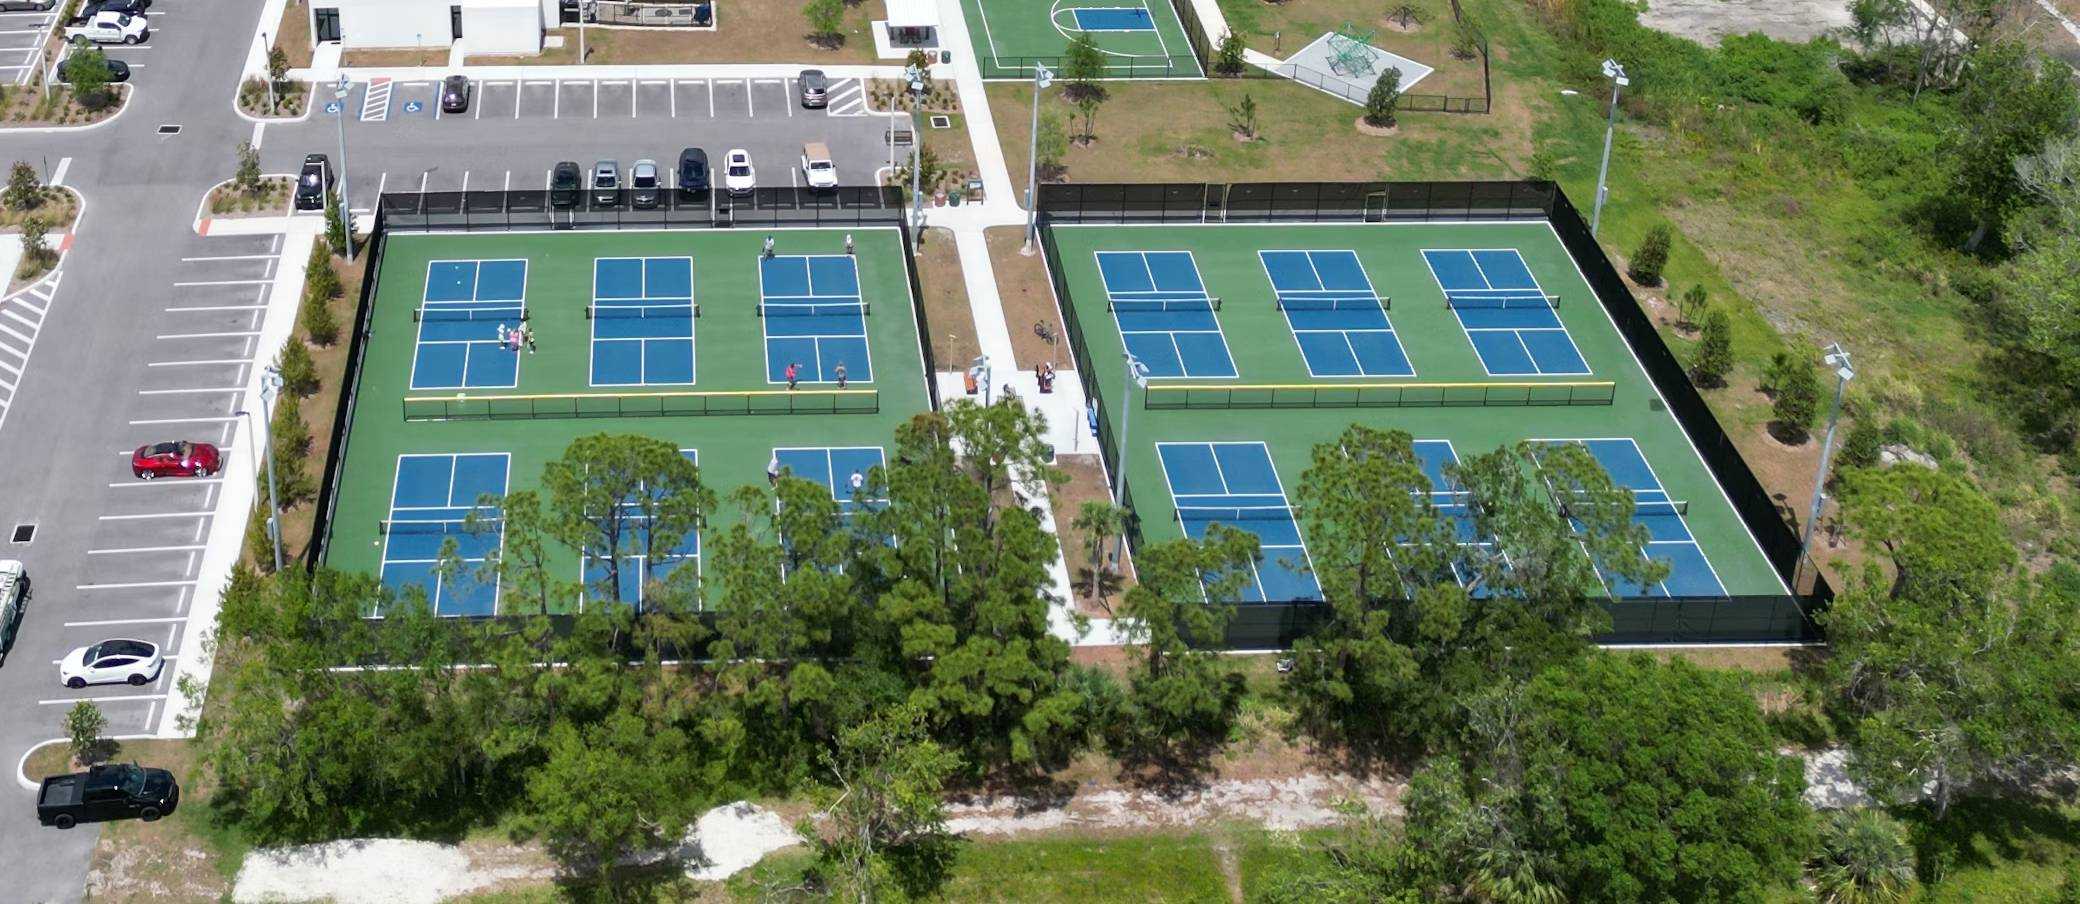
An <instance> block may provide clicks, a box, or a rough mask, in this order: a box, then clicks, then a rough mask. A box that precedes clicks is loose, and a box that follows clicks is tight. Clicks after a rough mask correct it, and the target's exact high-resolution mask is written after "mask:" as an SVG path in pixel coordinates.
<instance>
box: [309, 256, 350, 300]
mask: <svg viewBox="0 0 2080 904" xmlns="http://www.w3.org/2000/svg"><path fill="white" fill-rule="evenodd" d="M303 272H304V292H306V293H307V294H311V295H316V296H318V297H319V298H321V299H323V300H325V301H331V300H332V299H335V298H338V297H339V293H340V289H341V286H340V282H339V271H338V270H334V269H332V255H331V253H330V249H328V248H326V247H325V246H323V245H312V246H311V257H310V260H308V261H306V262H304V266H303Z"/></svg>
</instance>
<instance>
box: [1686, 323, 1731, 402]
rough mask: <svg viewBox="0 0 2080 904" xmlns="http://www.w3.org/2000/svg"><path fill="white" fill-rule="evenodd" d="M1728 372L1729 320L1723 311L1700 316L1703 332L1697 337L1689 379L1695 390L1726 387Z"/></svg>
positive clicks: (1729, 357)
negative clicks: (1694, 385)
mask: <svg viewBox="0 0 2080 904" xmlns="http://www.w3.org/2000/svg"><path fill="white" fill-rule="evenodd" d="M1732 371H1733V318H1732V317H1729V316H1727V315H1726V312H1725V311H1720V310H1712V311H1709V312H1707V313H1706V314H1705V315H1704V330H1703V332H1702V333H1700V334H1699V335H1698V337H1697V360H1696V361H1695V362H1693V363H1692V364H1691V367H1690V374H1691V377H1692V378H1693V379H1695V380H1696V381H1697V385H1699V386H1704V387H1708V388H1711V387H1719V386H1724V385H1726V375H1727V374H1728V373H1731V372H1732Z"/></svg>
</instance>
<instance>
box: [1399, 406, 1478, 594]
mask: <svg viewBox="0 0 2080 904" xmlns="http://www.w3.org/2000/svg"><path fill="white" fill-rule="evenodd" d="M1414 445H1415V453H1416V460H1417V461H1418V462H1420V463H1421V464H1422V466H1423V476H1425V477H1428V478H1430V504H1431V505H1432V506H1435V507H1436V508H1437V511H1438V512H1439V513H1440V514H1443V515H1444V516H1445V517H1447V518H1450V519H1451V521H1452V533H1453V535H1454V536H1455V537H1456V538H1457V539H1458V541H1459V545H1460V546H1461V547H1462V548H1470V549H1475V550H1484V549H1486V548H1487V547H1489V546H1490V545H1491V544H1492V543H1493V542H1494V541H1493V540H1491V539H1490V538H1488V537H1484V536H1481V535H1480V534H1479V532H1478V529H1477V528H1476V527H1475V525H1474V523H1473V512H1472V511H1471V510H1469V509H1468V508H1467V505H1466V494H1465V493H1463V492H1460V491H1459V490H1458V489H1457V488H1456V487H1457V484H1456V483H1455V482H1454V481H1453V480H1452V479H1451V478H1450V477H1449V476H1447V475H1446V474H1445V468H1446V467H1448V466H1451V465H1456V464H1458V463H1459V453H1458V451H1457V450H1455V449H1453V448H1452V442H1451V440H1444V439H1419V440H1416V441H1415V443H1414ZM1452 577H1453V579H1454V580H1457V581H1458V582H1459V586H1461V587H1465V586H1468V585H1470V584H1472V583H1473V581H1474V579H1475V578H1476V577H1477V575H1476V574H1475V573H1474V571H1473V569H1472V568H1471V567H1470V566H1469V565H1468V563H1467V562H1465V561H1464V560H1459V561H1454V562H1453V563H1452ZM1487 595H1488V590H1487V588H1486V587H1475V588H1474V590H1473V596H1474V598H1476V599H1479V598H1481V597H1485V596H1487Z"/></svg>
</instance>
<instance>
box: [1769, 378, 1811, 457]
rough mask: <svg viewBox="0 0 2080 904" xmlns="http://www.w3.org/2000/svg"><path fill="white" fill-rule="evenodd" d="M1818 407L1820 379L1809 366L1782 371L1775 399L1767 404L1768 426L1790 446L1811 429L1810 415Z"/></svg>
mask: <svg viewBox="0 0 2080 904" xmlns="http://www.w3.org/2000/svg"><path fill="white" fill-rule="evenodd" d="M1819 407H1820V378H1819V377H1816V376H1814V375H1813V368H1812V367H1811V366H1810V365H1799V366H1794V367H1792V368H1790V369H1789V370H1787V371H1785V373H1784V375H1783V382H1782V383H1780V384H1778V386H1777V399H1776V402H1775V403H1774V404H1772V405H1771V406H1770V415H1771V420H1770V429H1771V431H1772V432H1774V433H1775V434H1776V435H1777V438H1778V439H1780V440H1782V441H1784V442H1785V443H1787V444H1790V445H1797V444H1799V443H1803V442H1805V441H1806V439H1807V437H1808V436H1809V434H1810V433H1811V432H1812V428H1813V415H1815V414H1817V413H1818V412H1819Z"/></svg>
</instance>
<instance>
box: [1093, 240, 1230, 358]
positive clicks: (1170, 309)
mask: <svg viewBox="0 0 2080 904" xmlns="http://www.w3.org/2000/svg"><path fill="white" fill-rule="evenodd" d="M1097 256H1098V274H1099V275H1100V276H1101V277H1103V278H1104V280H1105V296H1106V307H1107V308H1109V309H1110V310H1111V311H1112V319H1113V322H1114V323H1116V324H1118V326H1119V334H1120V338H1121V339H1122V340H1124V341H1125V343H1126V346H1127V353H1128V354H1131V355H1133V356H1134V357H1135V358H1138V359H1140V361H1141V363H1142V364H1144V365H1147V367H1148V375H1149V376H1151V377H1232V376H1235V359H1234V358H1232V357H1230V356H1229V355H1228V340H1227V338H1226V337H1225V336H1223V335H1221V325H1220V321H1219V320H1218V319H1217V318H1215V316H1214V310H1215V309H1216V307H1217V303H1216V301H1215V300H1214V299H1213V297H1212V296H1209V295H1207V294H1206V284H1205V283H1204V282H1202V281H1200V279H1199V265H1198V263H1197V262H1196V261H1194V260H1193V259H1192V253H1191V252H1189V251H1100V252H1097Z"/></svg>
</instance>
